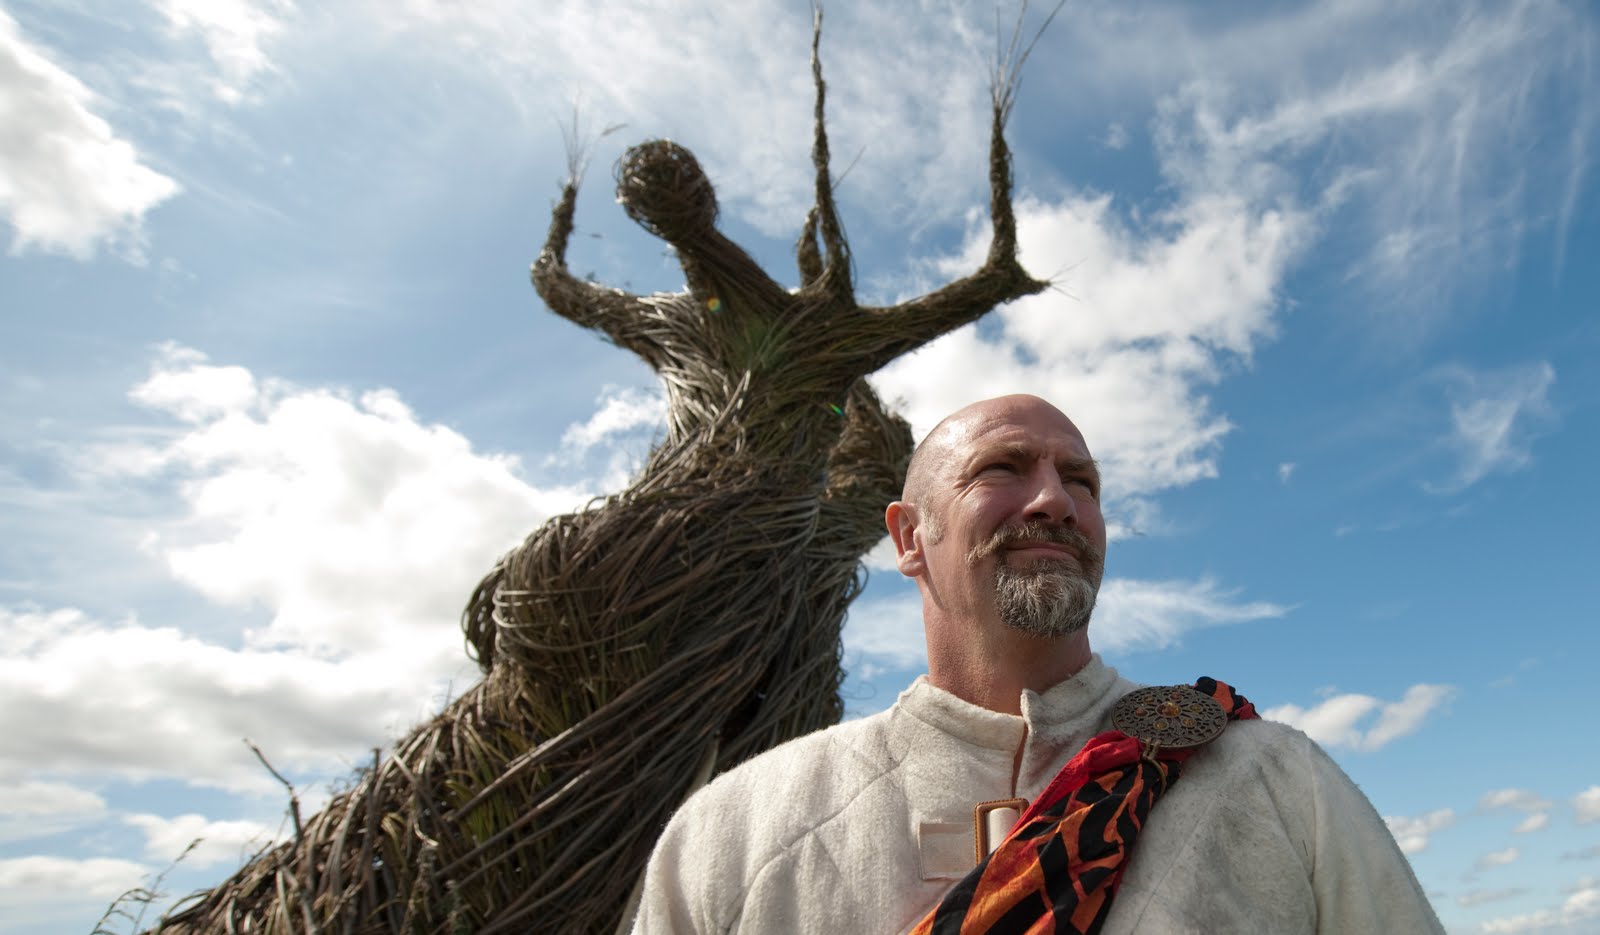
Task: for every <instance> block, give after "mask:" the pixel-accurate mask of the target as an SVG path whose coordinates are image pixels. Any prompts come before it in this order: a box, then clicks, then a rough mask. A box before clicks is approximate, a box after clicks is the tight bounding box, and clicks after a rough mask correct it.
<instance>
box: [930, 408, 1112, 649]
mask: <svg viewBox="0 0 1600 935" xmlns="http://www.w3.org/2000/svg"><path fill="white" fill-rule="evenodd" d="M929 474H930V477H929V483H927V484H926V486H925V489H924V490H923V491H922V492H921V493H920V494H919V498H920V499H921V500H922V501H924V502H922V503H919V504H917V507H918V511H919V516H920V517H921V529H920V530H918V534H919V536H920V548H921V550H922V570H923V574H924V575H925V576H926V584H927V585H928V586H929V587H930V589H931V590H932V591H933V593H934V594H935V595H937V599H938V600H940V601H941V602H944V603H945V605H946V609H947V610H949V611H951V612H954V613H957V614H962V615H972V616H975V617H977V618H978V619H986V618H992V619H996V620H998V621H999V622H1001V623H1003V624H1005V625H1006V626H1009V627H1012V628H1014V629H1017V630H1021V631H1023V632H1026V633H1032V634H1035V635H1039V636H1062V635H1066V634H1068V633H1072V632H1075V631H1077V630H1081V629H1082V628H1083V627H1084V626H1086V625H1087V624H1088V622H1089V615H1090V613H1091V612H1092V611H1093V609H1094V600H1095V595H1096V594H1097V593H1098V591H1099V588H1100V578H1101V574H1102V572H1103V570H1104V557H1105V545H1106V533H1105V520H1104V519H1103V517H1102V516H1101V515H1100V502H1099V495H1100V477H1099V473H1098V471H1097V470H1096V468H1095V465H1094V461H1093V459H1092V458H1091V457H1090V456H1089V449H1088V446H1087V445H1085V444H1084V441H1083V437H1082V436H1081V435H1080V434H1079V433H1078V430H1077V428H1076V427H1075V426H1073V424H1072V423H1071V422H1070V421H1068V419H1067V418H1066V416H1064V415H1062V414H1061V413H1060V412H1059V411H1057V410H1056V409H1055V408H1054V407H1053V406H1050V405H1049V404H1048V403H1045V402H1044V401H1043V400H1039V399H1034V398H1032V397H1005V398H1003V399H999V400H990V401H988V402H986V403H982V404H979V405H978V406H975V407H973V408H972V409H971V410H969V411H968V414H965V417H964V418H963V419H962V420H960V421H959V422H958V423H956V424H954V425H952V426H950V427H949V428H948V430H947V433H946V447H945V449H944V457H943V458H942V459H941V460H940V461H939V463H937V464H936V465H934V466H932V467H931V468H930V472H929ZM930 523H931V528H930Z"/></svg>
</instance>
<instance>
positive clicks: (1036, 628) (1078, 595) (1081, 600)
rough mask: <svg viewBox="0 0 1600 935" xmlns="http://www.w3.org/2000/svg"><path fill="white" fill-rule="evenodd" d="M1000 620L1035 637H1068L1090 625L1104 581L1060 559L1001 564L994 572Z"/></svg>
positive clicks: (996, 604)
mask: <svg viewBox="0 0 1600 935" xmlns="http://www.w3.org/2000/svg"><path fill="white" fill-rule="evenodd" d="M994 590H995V606H996V608H997V609H998V610H999V613H1000V622H1001V623H1003V624H1005V625H1006V626H1008V627H1010V628H1011V629H1013V630H1020V631H1021V632H1023V633H1027V634H1029V635H1031V636H1049V637H1056V636H1067V635H1069V634H1072V633H1076V632H1078V631H1079V630H1082V629H1083V628H1084V627H1086V626H1088V625H1089V617H1090V615H1091V614H1093V613H1094V601H1095V596H1096V595H1097V594H1098V593H1099V591H1100V582H1099V581H1097V580H1096V581H1091V580H1090V579H1089V578H1088V577H1086V576H1085V575H1083V574H1081V573H1079V572H1078V571H1077V570H1076V569H1070V568H1065V567H1062V563H1060V562H1049V563H1047V564H1044V563H1041V564H1037V565H1035V566H1034V567H1032V568H1027V569H1022V568H1014V567H1012V566H1010V565H1000V566H998V567H996V568H995V572H994Z"/></svg>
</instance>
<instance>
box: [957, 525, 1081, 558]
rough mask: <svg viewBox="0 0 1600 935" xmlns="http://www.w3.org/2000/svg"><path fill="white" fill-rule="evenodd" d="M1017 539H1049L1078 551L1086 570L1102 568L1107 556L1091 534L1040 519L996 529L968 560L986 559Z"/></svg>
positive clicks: (1050, 541)
mask: <svg viewBox="0 0 1600 935" xmlns="http://www.w3.org/2000/svg"><path fill="white" fill-rule="evenodd" d="M1018 542H1049V543H1052V544H1055V545H1064V546H1067V547H1068V548H1070V549H1072V550H1073V551H1074V552H1076V553H1077V554H1078V562H1079V563H1080V564H1082V565H1083V567H1084V568H1085V569H1091V568H1099V567H1100V565H1101V563H1102V562H1104V561H1105V556H1104V555H1102V554H1101V553H1100V550H1099V549H1097V548H1095V545H1094V543H1093V542H1091V541H1089V537H1088V536H1086V535H1084V534H1083V533H1081V532H1079V531H1077V530H1076V529H1072V528H1071V527H1068V526H1056V525H1052V524H1048V523H1041V522H1038V521H1033V522H1028V523H1023V524H1022V525H1020V526H1007V527H1004V528H1002V529H998V530H996V531H995V534H994V535H992V536H990V537H989V539H988V541H986V542H981V543H979V544H978V545H976V546H974V547H973V548H972V551H970V552H968V553H967V561H968V562H969V563H972V562H976V561H978V560H979V559H983V558H987V557H988V556H990V555H993V554H994V553H996V552H998V551H1000V550H1001V549H1003V548H1005V547H1007V546H1009V545H1012V544H1014V543H1018Z"/></svg>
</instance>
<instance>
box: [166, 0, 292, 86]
mask: <svg viewBox="0 0 1600 935" xmlns="http://www.w3.org/2000/svg"><path fill="white" fill-rule="evenodd" d="M155 5H156V8H157V9H158V10H159V11H160V12H161V14H162V16H164V17H165V18H166V20H167V23H168V25H169V26H170V28H171V29H172V31H173V32H174V33H176V34H178V35H180V36H183V35H188V34H194V35H197V36H198V37H199V38H200V40H201V42H202V43H204V45H205V47H206V52H207V54H208V55H209V57H210V58H211V60H212V62H213V64H214V66H215V77H214V78H213V79H212V81H211V87H212V90H213V93H215V94H216V96H217V98H218V99H220V100H222V101H223V102H225V103H228V104H236V103H239V102H240V101H241V100H243V99H244V97H245V95H246V92H247V90H248V88H249V86H250V84H251V82H252V81H253V80H254V79H255V78H256V76H257V75H259V74H261V73H263V72H267V71H270V70H272V68H273V64H272V60H271V58H270V57H269V56H268V54H267V45H268V44H269V43H270V42H271V41H272V39H273V38H274V37H276V36H277V35H278V34H280V33H282V32H283V31H284V28H285V25H286V22H285V21H286V20H287V19H288V18H289V17H290V16H292V15H293V14H294V12H295V6H294V3H293V2H292V0H262V2H259V3H257V2H251V0H156V3H155Z"/></svg>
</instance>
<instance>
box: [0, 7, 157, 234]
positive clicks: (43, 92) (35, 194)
mask: <svg viewBox="0 0 1600 935" xmlns="http://www.w3.org/2000/svg"><path fill="white" fill-rule="evenodd" d="M102 103H103V102H101V101H99V100H98V99H97V98H96V96H95V94H94V93H93V92H92V91H90V90H89V88H88V87H86V86H85V85H84V84H83V82H81V81H79V80H78V79H77V78H76V77H74V76H73V75H71V74H69V73H68V72H67V71H66V70H65V69H63V68H62V67H61V66H59V65H57V64H56V63H55V62H53V61H52V60H51V58H50V57H49V55H48V54H47V52H46V50H43V49H41V48H40V47H38V46H36V45H34V44H33V43H32V42H30V41H29V40H28V39H27V38H26V37H24V36H23V35H22V31H21V28H20V27H19V26H18V25H17V22H16V20H14V19H12V18H11V17H10V16H9V15H7V14H6V12H5V11H4V10H0V112H3V113H4V114H5V115H6V119H5V128H4V129H3V130H0V140H3V145H0V217H4V218H5V219H6V220H7V221H8V222H9V223H10V225H11V229H12V238H11V249H10V252H11V253H12V254H13V255H16V254H20V253H22V252H24V251H27V250H29V249H38V250H41V251H45V252H49V253H59V254H64V255H67V256H70V257H73V258H75V259H79V260H88V259H91V258H92V257H93V256H94V255H95V252H96V250H97V249H98V248H100V247H102V246H106V247H110V248H111V249H112V250H114V251H115V252H117V253H119V254H121V255H122V256H124V257H125V258H127V259H129V260H132V261H134V262H141V263H142V262H143V260H144V252H143V251H144V245H145V232H144V218H145V215H146V214H148V213H149V212H150V211H151V210H152V209H154V208H155V207H156V206H157V205H159V204H161V203H162V202H163V201H166V200H167V199H168V198H171V197H172V196H173V195H175V194H177V193H178V190H179V186H178V183H177V182H175V181H173V180H172V179H171V178H168V177H167V176H165V175H163V174H161V173H160V172H157V171H156V170H154V169H152V168H150V167H149V166H148V165H147V164H146V160H145V157H144V156H143V155H142V154H141V153H140V152H139V150H138V149H137V148H135V146H134V145H133V144H132V143H130V142H129V141H128V140H127V139H125V138H124V137H122V136H119V135H118V134H117V132H116V131H115V130H113V129H112V127H111V125H110V124H109V123H107V122H106V120H105V119H104V118H103V117H101V116H99V115H98V114H97V113H96V110H97V109H99V108H100V107H101V105H102Z"/></svg>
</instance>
